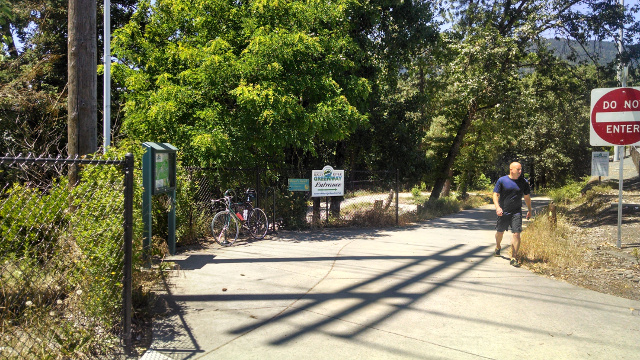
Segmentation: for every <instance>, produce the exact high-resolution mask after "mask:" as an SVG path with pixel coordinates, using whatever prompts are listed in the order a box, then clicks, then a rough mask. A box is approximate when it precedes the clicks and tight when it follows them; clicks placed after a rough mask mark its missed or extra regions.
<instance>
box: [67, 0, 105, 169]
mask: <svg viewBox="0 0 640 360" xmlns="http://www.w3.org/2000/svg"><path fill="white" fill-rule="evenodd" d="M68 32H69V40H68V41H69V49H68V58H69V60H68V61H69V62H68V67H67V71H68V79H69V80H68V81H69V86H68V91H69V92H68V105H67V107H68V113H69V115H68V128H67V132H68V136H69V139H68V144H67V153H68V155H69V156H72V157H73V156H82V155H87V154H91V153H94V152H96V150H97V143H98V141H97V137H98V133H97V116H98V114H97V88H96V86H97V83H98V75H97V40H96V2H95V1H91V0H69V25H68Z"/></svg>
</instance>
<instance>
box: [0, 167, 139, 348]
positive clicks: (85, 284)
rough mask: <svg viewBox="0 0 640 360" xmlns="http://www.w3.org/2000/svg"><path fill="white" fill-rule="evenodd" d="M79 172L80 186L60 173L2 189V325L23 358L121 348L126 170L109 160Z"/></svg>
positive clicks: (5, 335)
mask: <svg viewBox="0 0 640 360" xmlns="http://www.w3.org/2000/svg"><path fill="white" fill-rule="evenodd" d="M79 174H80V178H81V181H80V182H79V183H78V184H77V185H76V186H74V187H70V186H69V181H68V178H67V177H66V176H61V177H59V178H57V179H54V180H53V181H51V182H50V183H49V184H48V185H41V186H40V187H36V186H34V185H33V184H28V185H20V184H14V185H13V186H12V187H10V188H8V190H5V191H4V193H3V194H1V198H0V238H1V239H2V241H0V270H1V271H0V283H1V284H2V292H0V323H1V324H2V328H3V343H4V342H5V341H6V343H7V344H13V343H14V342H15V343H16V344H20V345H19V346H18V347H17V348H16V347H14V348H16V349H18V350H16V351H18V352H19V356H21V357H23V356H24V357H28V358H29V357H34V354H40V355H43V356H44V355H46V356H50V357H52V358H58V357H60V358H67V357H69V358H90V357H91V354H97V353H108V351H109V350H108V348H111V347H119V344H118V338H117V335H118V334H119V331H120V330H121V329H120V324H121V320H122V316H121V309H122V283H121V279H122V276H123V272H122V270H123V252H122V240H123V235H124V231H123V226H122V225H123V212H124V208H123V205H124V201H123V182H122V179H123V176H122V172H121V170H120V169H119V168H118V167H115V166H110V165H108V166H107V165H95V166H94V165H87V166H81V171H80V172H79ZM134 207H135V206H134ZM134 261H135V260H134ZM134 268H136V266H134ZM25 331H28V333H29V334H30V337H29V339H31V340H27V341H25V339H24V338H23V337H24V336H23V334H24V332H25ZM42 339H47V340H46V341H42ZM53 343H57V345H56V346H51V345H52V344H53ZM41 347H46V348H41ZM37 357H40V356H37Z"/></svg>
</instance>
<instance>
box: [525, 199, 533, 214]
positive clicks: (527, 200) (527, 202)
mask: <svg viewBox="0 0 640 360" xmlns="http://www.w3.org/2000/svg"><path fill="white" fill-rule="evenodd" d="M524 202H525V203H526V204H527V219H530V218H531V215H533V211H532V210H531V195H525V196H524Z"/></svg>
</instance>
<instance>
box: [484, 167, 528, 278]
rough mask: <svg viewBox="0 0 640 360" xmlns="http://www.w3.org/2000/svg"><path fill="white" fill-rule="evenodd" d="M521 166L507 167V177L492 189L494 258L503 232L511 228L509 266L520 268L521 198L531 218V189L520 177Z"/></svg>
mask: <svg viewBox="0 0 640 360" xmlns="http://www.w3.org/2000/svg"><path fill="white" fill-rule="evenodd" d="M521 175H522V165H520V163H518V162H512V163H511V165H509V175H505V176H503V177H501V178H499V179H498V181H496V185H495V186H494V188H493V204H494V205H495V207H496V215H498V221H497V222H496V249H495V252H494V254H495V256H500V249H501V246H500V243H501V242H502V237H503V236H504V232H505V231H506V230H508V229H509V227H511V233H512V234H513V236H512V239H511V265H512V266H515V267H520V262H519V261H518V258H517V257H518V249H519V248H520V233H521V232H522V197H523V196H524V201H525V203H526V204H527V208H528V211H527V219H530V218H531V195H530V193H531V188H530V187H529V183H528V182H527V181H526V180H525V179H524V177H521Z"/></svg>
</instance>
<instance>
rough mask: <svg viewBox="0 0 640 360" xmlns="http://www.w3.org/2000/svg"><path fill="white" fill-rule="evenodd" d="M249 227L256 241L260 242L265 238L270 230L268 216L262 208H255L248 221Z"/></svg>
mask: <svg viewBox="0 0 640 360" xmlns="http://www.w3.org/2000/svg"><path fill="white" fill-rule="evenodd" d="M247 227H248V228H249V232H250V233H251V236H252V237H253V238H254V239H257V240H260V239H262V238H264V236H265V235H266V234H267V230H268V229H269V221H268V220H267V215H266V214H265V213H264V211H262V209H260V208H254V209H253V211H251V214H249V219H247Z"/></svg>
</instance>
